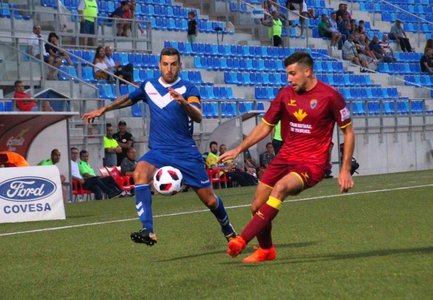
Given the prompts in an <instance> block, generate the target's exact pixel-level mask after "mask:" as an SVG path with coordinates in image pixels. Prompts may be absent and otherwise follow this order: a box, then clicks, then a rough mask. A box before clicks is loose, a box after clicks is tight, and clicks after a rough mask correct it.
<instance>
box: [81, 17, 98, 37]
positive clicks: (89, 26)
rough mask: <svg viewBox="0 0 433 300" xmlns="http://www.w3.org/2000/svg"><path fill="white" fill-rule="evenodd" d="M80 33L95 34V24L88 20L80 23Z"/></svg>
mask: <svg viewBox="0 0 433 300" xmlns="http://www.w3.org/2000/svg"><path fill="white" fill-rule="evenodd" d="M80 33H86V34H95V22H90V21H88V20H84V21H83V22H80Z"/></svg>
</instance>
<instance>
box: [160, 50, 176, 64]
mask: <svg viewBox="0 0 433 300" xmlns="http://www.w3.org/2000/svg"><path fill="white" fill-rule="evenodd" d="M164 55H167V56H173V55H177V60H178V61H179V62H180V53H179V50H177V49H176V48H163V49H162V50H161V55H160V56H159V61H161V58H162V57H163V56H164Z"/></svg>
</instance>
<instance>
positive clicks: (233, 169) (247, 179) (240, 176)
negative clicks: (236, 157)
mask: <svg viewBox="0 0 433 300" xmlns="http://www.w3.org/2000/svg"><path fill="white" fill-rule="evenodd" d="M225 152H227V146H226V145H225V144H221V146H220V147H219V155H222V154H224V153H225ZM220 167H222V168H224V170H225V171H226V173H227V177H228V178H229V180H230V181H231V182H228V186H229V187H231V186H232V182H233V181H235V182H237V183H238V184H239V185H240V186H254V185H257V178H256V177H254V176H252V175H250V174H248V173H246V172H244V171H242V170H240V169H239V168H238V167H237V164H236V163H235V162H234V161H225V162H224V163H223V164H220Z"/></svg>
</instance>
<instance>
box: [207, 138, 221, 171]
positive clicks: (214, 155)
mask: <svg viewBox="0 0 433 300" xmlns="http://www.w3.org/2000/svg"><path fill="white" fill-rule="evenodd" d="M209 150H210V151H209V153H208V155H207V157H206V167H207V168H208V169H212V168H216V167H218V163H217V162H218V158H219V156H218V143H217V142H215V141H212V142H210V143H209Z"/></svg>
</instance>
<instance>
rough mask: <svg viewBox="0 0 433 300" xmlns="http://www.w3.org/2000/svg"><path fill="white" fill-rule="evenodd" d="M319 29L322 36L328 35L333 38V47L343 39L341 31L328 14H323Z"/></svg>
mask: <svg viewBox="0 0 433 300" xmlns="http://www.w3.org/2000/svg"><path fill="white" fill-rule="evenodd" d="M317 26H318V31H319V35H320V36H321V37H326V38H329V39H331V44H330V46H331V47H336V46H337V45H338V43H339V41H340V39H341V33H340V32H338V31H337V29H336V28H333V27H332V25H331V23H330V22H329V20H328V16H327V15H325V14H323V15H322V18H321V20H320V22H319V24H318V25H317Z"/></svg>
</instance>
